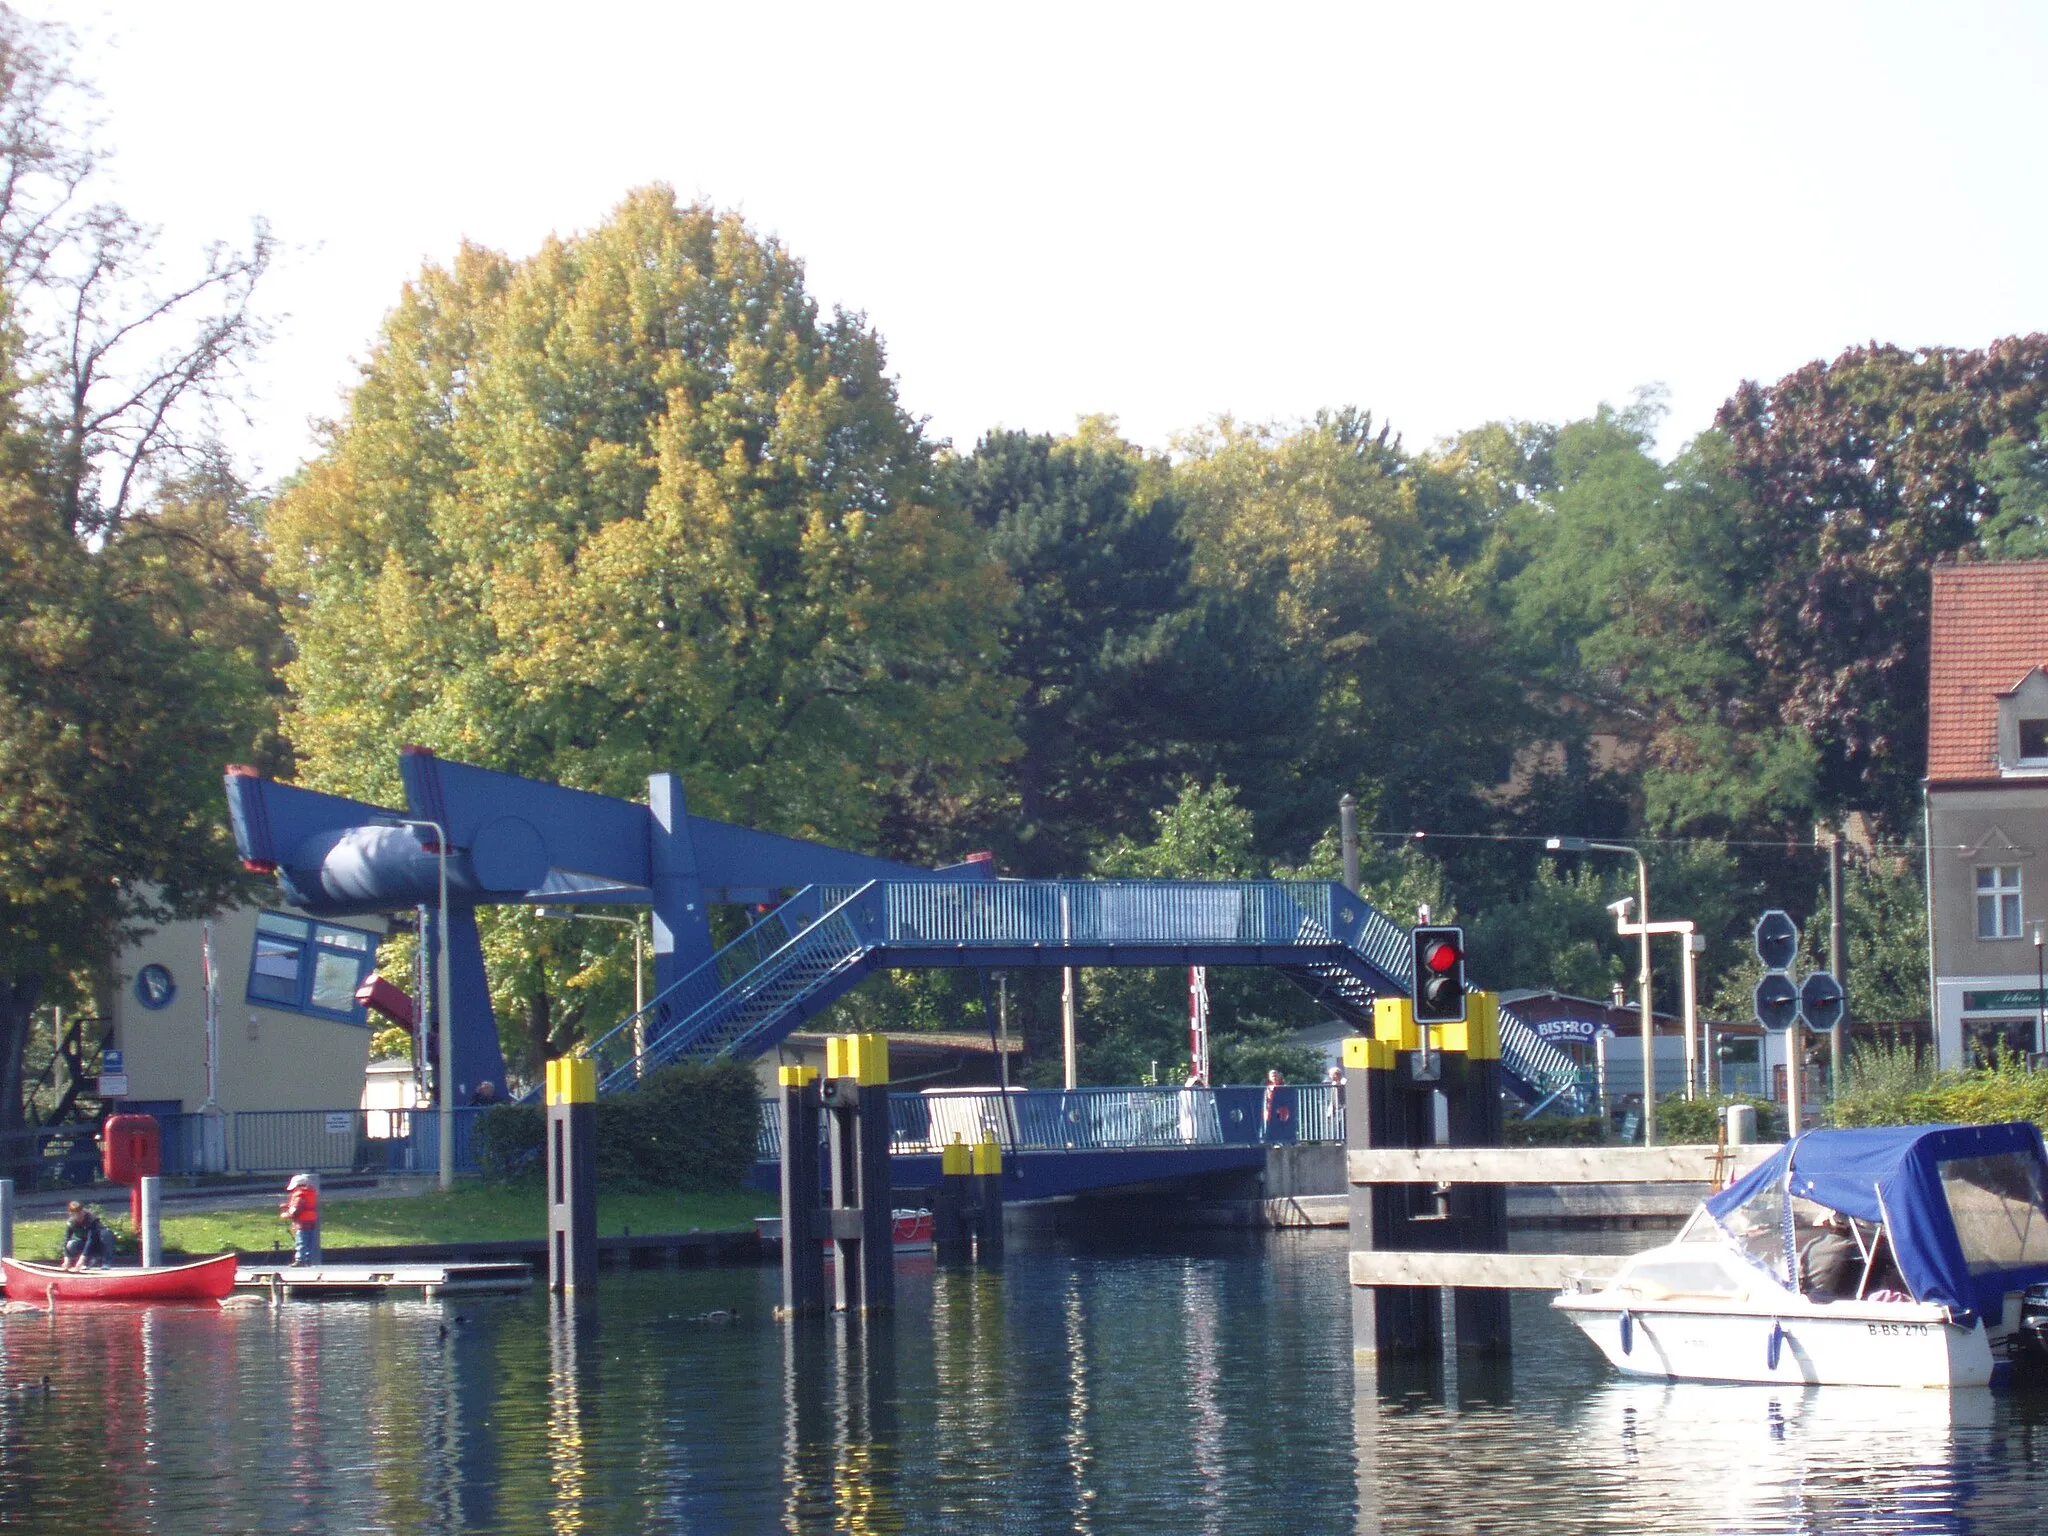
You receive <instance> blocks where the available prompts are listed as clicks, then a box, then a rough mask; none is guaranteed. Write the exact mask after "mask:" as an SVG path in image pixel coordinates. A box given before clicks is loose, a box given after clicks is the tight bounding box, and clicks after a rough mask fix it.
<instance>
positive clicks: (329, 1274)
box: [235, 1264, 533, 1296]
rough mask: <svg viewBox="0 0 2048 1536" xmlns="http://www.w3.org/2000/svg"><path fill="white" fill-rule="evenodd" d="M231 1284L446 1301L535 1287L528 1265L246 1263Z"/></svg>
mask: <svg viewBox="0 0 2048 1536" xmlns="http://www.w3.org/2000/svg"><path fill="white" fill-rule="evenodd" d="M235 1284H236V1285H237V1286H238V1287H250V1288H254V1289H257V1290H282V1291H284V1292H285V1293H286V1294H288V1295H291V1294H298V1293H300V1292H305V1291H318V1292H322V1293H326V1294H337V1293H348V1294H354V1295H361V1294H363V1293H365V1292H369V1293H373V1294H378V1295H388V1294H390V1293H391V1292H393V1291H418V1292H419V1293H420V1294H421V1295H423V1296H447V1295H455V1294H457V1293H460V1292H469V1291H523V1290H525V1289H526V1288H527V1287H528V1286H530V1285H532V1284H533V1267H532V1266H531V1265H529V1264H305V1265H299V1264H247V1265H243V1266H242V1267H241V1268H239V1269H237V1270H236V1271H235Z"/></svg>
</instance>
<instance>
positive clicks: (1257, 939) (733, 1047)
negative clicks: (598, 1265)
mask: <svg viewBox="0 0 2048 1536" xmlns="http://www.w3.org/2000/svg"><path fill="white" fill-rule="evenodd" d="M1407 956H1408V934H1407V930H1406V929H1403V928H1400V927H1398V926H1397V925H1396V924H1394V923H1393V922H1391V921H1389V920H1388V919H1387V918H1386V917H1385V916H1384V915H1383V914H1382V913H1380V912H1378V911H1377V910H1375V909H1374V908H1373V907H1372V906H1371V904H1370V903H1368V902H1365V901H1363V900H1361V899H1360V898H1359V897H1358V896H1356V895H1354V894H1353V893H1352V892H1350V891H1348V890H1346V889H1345V888H1344V887H1343V886H1341V885H1335V884H1328V883H1320V882H1312V881H1240V882H1197V881H1186V882H1181V881H1063V880H1005V881H999V882H990V881H962V882H959V883H949V882H942V881H917V882H907V881H882V880H875V881H869V882H868V883H867V884H865V885H860V886H851V887H849V886H809V887H806V888H805V889H803V890H802V891H799V892H798V893H797V894H796V895H794V896H792V897H791V898H790V899H789V900H788V901H786V902H784V903H783V904H782V905H781V906H780V907H778V908H777V909H776V910H775V911H774V912H773V913H771V914H770V915H768V916H767V917H765V918H763V919H762V920H761V921H760V922H759V923H756V924H755V925H754V926H753V927H751V928H749V929H748V930H747V931H746V932H745V933H744V934H742V935H741V936H740V937H739V938H737V939H735V940H733V942H732V943H730V944H728V945H726V946H725V947H724V948H723V949H721V950H719V951H718V952H717V953H716V954H714V955H713V956H712V957H711V958H710V959H709V960H708V961H706V962H705V963H704V964H703V965H701V966H699V967H698V968H697V969H696V970H694V971H692V972H690V973H689V974H688V975H686V976H684V977H683V978H682V979H681V980H680V981H678V982H677V983H676V984H675V985H674V986H672V987H670V988H669V989H668V990H667V991H665V992H663V993H661V994H660V995H659V996H657V997H655V998H654V999H653V1000H652V1001H651V1002H649V1003H648V1004H647V1006H646V1007H644V1008H642V1009H641V1010H640V1011H639V1012H637V1013H635V1014H633V1015H632V1016H630V1017H628V1018H627V1019H625V1020H623V1021H622V1022H621V1023H620V1024H618V1025H617V1026H616V1027H615V1028H613V1029H612V1030H611V1031H610V1032H608V1033H607V1034H605V1035H603V1036H601V1037H600V1038H598V1039H596V1040H594V1041H592V1042H590V1044H588V1045H587V1046H585V1047H584V1049H583V1054H584V1055H585V1056H588V1057H589V1058H591V1059H592V1060H594V1061H595V1062H596V1063H597V1067H598V1080H599V1091H600V1092H604V1093H611V1092H616V1091H617V1090H619V1089H622V1088H630V1087H631V1086H633V1084H634V1083H635V1082H637V1081H638V1080H639V1078H640V1076H641V1074H642V1073H644V1072H646V1071H648V1070H650V1069H652V1068H654V1067H658V1066H662V1065H665V1064H666V1063H668V1062H672V1061H679V1060H685V1059H697V1060H702V1059H707V1058H709V1057H713V1056H720V1055H731V1056H739V1057H754V1056H758V1055H760V1054H762V1053H763V1052H765V1051H768V1050H770V1049H772V1048H773V1047H774V1046H775V1044H776V1043H777V1042H778V1041H780V1040H781V1039H782V1038H783V1037H784V1036H786V1035H787V1034H789V1033H790V1032H791V1031H792V1030H794V1029H796V1028H797V1027H798V1026H799V1025H801V1024H802V1023H803V1022H804V1021H805V1020H807V1019H809V1018H812V1017H814V1016H815V1015H817V1014H818V1013H820V1012H822V1011H823V1010H824V1009H826V1008H828V1007H830V1006H831V1005H832V1004H833V1003H834V1002H836V1001H837V1000H838V999H839V998H840V997H842V996H844V995H845V994H846V993H847V992H848V991H849V990H851V989H852V988H853V987H854V986H855V985H857V984H858V983H859V982H860V981H861V980H862V978H864V977H865V976H866V975H867V974H868V973H869V972H870V971H873V970H876V969H878V968H881V967H884V966H889V967H898V968H927V967H945V966H973V967H997V966H1002V967H1019V966H1065V965H1077V966H1099V965H1263V966H1270V967H1273V968H1275V969H1277V970H1278V971H1280V972H1281V974H1283V975H1285V976H1287V977H1288V978H1289V979H1290V980H1291V981H1293V982H1295V983H1296V984H1297V985H1298V986H1300V987H1302V988H1303V989H1304V990H1305V991H1307V992H1308V993H1309V995H1310V996H1312V997H1314V998H1315V999H1316V1000H1317V1001H1318V1002H1320V1003H1321V1004H1323V1006H1325V1007H1327V1008H1328V1009H1330V1011H1331V1012H1333V1013H1335V1014H1337V1015H1338V1016H1339V1017H1340V1018H1343V1019H1346V1020H1348V1021H1350V1022H1353V1023H1356V1024H1358V1025H1359V1026H1360V1027H1361V1028H1365V1029H1369V1028H1370V1027H1371V1020H1372V1004H1373V999H1374V998H1375V997H1376V996H1385V995H1389V994H1399V993H1403V992H1405V991H1406V984H1405V980H1404V974H1403V973H1404V971H1405V968H1406V966H1407ZM1501 1047H1502V1065H1503V1067H1504V1068H1505V1069H1506V1071H1505V1074H1504V1075H1505V1076H1506V1078H1507V1079H1508V1083H1509V1086H1510V1087H1511V1088H1512V1089H1513V1090H1514V1091H1515V1093H1516V1094H1517V1095H1518V1096H1519V1097H1521V1098H1522V1099H1524V1101H1525V1102H1528V1103H1530V1104H1536V1103H1538V1102H1539V1101H1554V1100H1556V1099H1557V1098H1558V1094H1559V1092H1560V1089H1561V1088H1562V1087H1563V1086H1564V1085H1566V1084H1567V1083H1570V1084H1575V1083H1576V1075H1575V1072H1574V1070H1573V1063H1572V1062H1571V1059H1570V1058H1569V1057H1567V1056H1565V1055H1564V1054H1563V1053H1562V1052H1561V1051H1558V1050H1557V1049H1556V1048H1555V1047H1554V1046H1551V1045H1549V1044H1547V1043H1546V1042H1544V1041H1541V1040H1538V1039H1537V1038H1536V1036H1535V1034H1534V1033H1533V1032H1532V1031H1531V1030H1529V1028H1528V1027H1527V1026H1526V1025H1525V1024H1524V1023H1523V1022H1522V1021H1521V1020H1520V1019H1517V1018H1514V1017H1513V1015H1512V1014H1508V1013H1505V1012H1504V1013H1503V1015H1502V1018H1501Z"/></svg>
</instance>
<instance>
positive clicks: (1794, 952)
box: [1756, 907, 1799, 971]
mask: <svg viewBox="0 0 2048 1536" xmlns="http://www.w3.org/2000/svg"><path fill="white" fill-rule="evenodd" d="M1756 957H1757V959H1759V960H1761V961H1763V963H1764V969H1765V970H1767V971H1789V970H1791V969H1792V962H1793V961H1794V960H1796V959H1798V958H1799V925H1798V924H1797V923H1795V922H1793V921H1792V919H1791V918H1790V917H1789V916H1787V915H1786V914H1785V913H1783V912H1781V911H1779V910H1778V909H1777V908H1776V907H1773V908H1771V910H1770V911H1768V912H1766V913H1765V914H1764V915H1763V916H1762V917H1760V918H1758V919H1757V920H1756Z"/></svg>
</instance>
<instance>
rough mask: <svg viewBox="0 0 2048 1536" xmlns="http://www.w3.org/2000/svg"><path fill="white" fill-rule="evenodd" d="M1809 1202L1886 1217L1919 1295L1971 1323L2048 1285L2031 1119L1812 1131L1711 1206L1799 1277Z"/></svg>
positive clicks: (1868, 1217)
mask: <svg viewBox="0 0 2048 1536" xmlns="http://www.w3.org/2000/svg"><path fill="white" fill-rule="evenodd" d="M1788 1197H1789V1198H1788ZM1801 1200H1804V1201H1810V1202H1812V1203H1813V1204H1815V1205H1820V1206H1825V1207H1827V1208H1828V1209H1829V1210H1834V1211H1840V1212H1842V1214H1844V1215H1846V1216H1852V1217H1854V1218H1855V1219H1856V1220H1858V1221H1864V1222H1874V1223H1881V1224H1882V1225H1883V1226H1884V1228H1885V1230H1886V1231H1888V1232H1889V1233H1890V1235H1891V1244H1892V1252H1893V1258H1894V1260H1895V1262H1896V1263H1897V1265H1898V1268H1899V1273H1900V1275H1901V1276H1902V1277H1903V1278H1904V1280H1905V1282H1906V1285H1907V1286H1908V1288H1909V1289H1910V1290H1911V1291H1912V1293H1913V1296H1914V1298H1915V1299H1916V1300H1919V1301H1931V1302H1938V1303H1940V1304H1941V1305H1943V1306H1945V1307H1947V1308H1948V1309H1949V1310H1950V1311H1951V1312H1953V1313H1955V1314H1957V1318H1958V1320H1959V1321H1961V1320H1965V1319H1967V1318H1970V1317H1988V1318H1991V1319H1994V1320H1995V1319H1996V1318H1997V1317H1998V1315H1999V1311H2000V1308H2001V1307H2002V1306H2003V1298H2004V1296H2005V1294H2006V1293H2007V1292H2008V1291H2016V1290H2023V1289H2025V1288H2026V1287H2027V1286H2029V1285H2034V1284H2037V1283H2040V1282H2043V1281H2048V1152H2044V1149H2043V1146H2042V1141H2041V1131H2040V1128H2039V1127H2038V1126H2035V1125H2032V1124H2030V1123H2028V1122H2026V1121H2023V1120H2022V1121H2012V1122H2010V1123H2007V1124H2003V1125H1905V1126H1876V1127H1871V1128H1868V1129H1859V1130H1822V1131H1809V1132H1807V1133H1806V1134H1805V1135H1804V1136H1800V1137H1796V1138H1795V1139H1793V1140H1792V1141H1790V1142H1788V1143H1787V1144H1786V1145H1785V1146H1784V1147H1783V1148H1782V1149H1780V1150H1779V1152H1778V1154H1777V1156H1775V1157H1773V1158H1771V1159H1770V1160H1769V1161H1768V1162H1766V1163H1762V1164H1760V1165H1759V1166H1757V1167H1756V1168H1753V1169H1751V1170H1750V1171H1749V1172H1748V1173H1747V1174H1745V1175H1743V1177H1741V1178H1740V1179H1737V1180H1736V1181H1735V1182H1734V1183H1733V1184H1731V1185H1729V1186H1728V1188H1726V1189H1725V1190H1723V1191H1721V1193H1720V1194H1718V1195H1715V1196H1713V1197H1711V1198H1710V1199H1709V1200H1708V1201H1707V1212H1708V1214H1709V1215H1711V1216H1712V1217H1713V1218H1714V1220H1715V1222H1716V1223H1718V1224H1719V1225H1720V1227H1721V1230H1722V1231H1723V1232H1725V1233H1727V1234H1728V1236H1729V1237H1730V1238H1732V1239H1733V1240H1734V1241H1735V1242H1737V1243H1738V1244H1739V1245H1741V1246H1742V1247H1744V1248H1745V1249H1746V1250H1747V1251H1748V1252H1749V1253H1750V1255H1751V1256H1752V1257H1753V1258H1755V1259H1757V1260H1758V1262H1760V1263H1763V1264H1764V1265H1765V1267H1766V1268H1769V1269H1770V1270H1771V1271H1772V1272H1773V1273H1774V1274H1775V1275H1777V1277H1778V1278H1779V1279H1780V1280H1782V1281H1785V1282H1786V1283H1787V1284H1792V1285H1796V1284H1797V1283H1798V1278H1797V1277H1798V1266H1797V1259H1796V1257H1795V1256H1794V1253H1793V1229H1794V1210H1795V1206H1794V1202H1795V1201H1801Z"/></svg>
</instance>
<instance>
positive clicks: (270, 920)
mask: <svg viewBox="0 0 2048 1536" xmlns="http://www.w3.org/2000/svg"><path fill="white" fill-rule="evenodd" d="M376 952H377V938H376V935H375V934H369V933H364V932H363V931H362V930H361V929H360V928H339V927H336V926H335V925H334V924H333V923H316V922H313V921H312V920H311V919H309V918H303V917H291V916H288V915H287V914H285V913H283V912H263V913H259V914H258V915H257V918H256V952H255V954H254V955H253V956H251V957H250V961H249V1001H250V1002H252V1003H262V1004H264V1005H265V1006H267V1007H271V1008H290V1009H292V1010H293V1011H295V1012H298V1013H312V1014H318V1015H319V1016H321V1017H322V1018H329V1019H348V1020H350V1021H351V1022H354V1023H361V1022H362V1017H363V1012H362V1009H361V1008H359V1007H357V1006H356V988H357V987H358V986H359V985H361V983H362V979H363V977H364V975H365V974H367V973H368V971H369V969H370V963H371V961H372V960H373V959H374V958H375V957H376Z"/></svg>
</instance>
